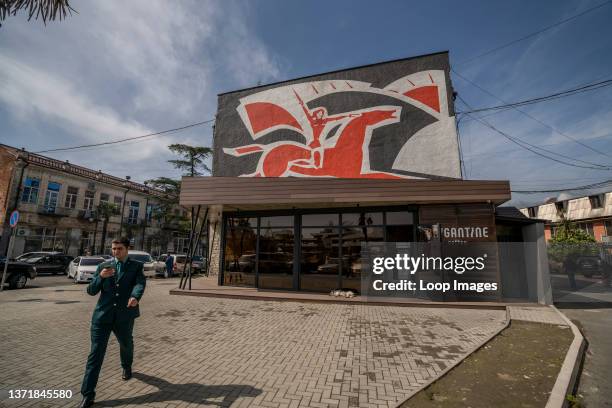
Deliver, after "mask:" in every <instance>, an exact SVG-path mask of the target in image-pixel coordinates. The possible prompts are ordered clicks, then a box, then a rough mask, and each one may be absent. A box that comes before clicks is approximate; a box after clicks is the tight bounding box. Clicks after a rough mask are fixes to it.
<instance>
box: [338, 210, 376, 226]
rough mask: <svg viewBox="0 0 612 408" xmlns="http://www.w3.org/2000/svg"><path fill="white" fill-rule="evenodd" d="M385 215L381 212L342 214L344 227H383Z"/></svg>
mask: <svg viewBox="0 0 612 408" xmlns="http://www.w3.org/2000/svg"><path fill="white" fill-rule="evenodd" d="M382 224H383V215H382V213H381V212H373V213H369V212H362V213H346V214H342V226H345V227H346V226H352V225H382Z"/></svg>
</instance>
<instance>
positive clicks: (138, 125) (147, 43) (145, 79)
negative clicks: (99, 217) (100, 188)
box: [0, 0, 279, 178]
mask: <svg viewBox="0 0 612 408" xmlns="http://www.w3.org/2000/svg"><path fill="white" fill-rule="evenodd" d="M74 6H75V7H76V8H77V10H78V14H73V15H72V16H71V17H69V18H68V19H66V20H65V21H62V22H54V23H50V24H49V25H47V26H43V25H42V24H39V22H29V23H28V22H26V21H24V20H20V19H19V18H18V17H14V18H11V19H9V20H7V22H6V24H3V28H2V29H3V33H2V37H0V48H2V49H3V52H2V54H0V117H1V116H2V111H4V112H5V113H6V114H9V115H10V116H11V117H12V118H13V121H11V122H14V123H17V124H18V125H19V126H20V130H24V129H32V132H31V133H32V134H35V133H39V129H41V128H42V129H44V130H45V132H46V134H45V137H44V140H41V138H40V137H39V138H38V139H36V138H35V137H34V136H31V137H29V138H28V140H20V141H19V142H20V143H19V145H20V146H22V145H23V146H26V147H27V148H29V149H31V150H33V151H36V150H46V149H47V148H54V147H63V146H66V145H78V144H86V143H92V142H98V141H107V140H114V139H120V138H127V137H132V136H138V135H142V134H147V133H150V132H154V131H159V130H163V129H168V128H173V127H175V126H181V125H184V124H187V123H192V122H197V121H202V120H206V119H209V118H212V117H214V114H215V111H216V94H217V92H219V91H220V90H227V89H225V88H227V87H228V86H230V87H232V88H240V87H244V86H251V85H255V84H256V83H257V81H260V80H261V81H270V80H274V79H276V78H277V77H278V75H279V68H278V63H277V62H276V60H275V58H274V57H273V56H272V55H271V54H270V53H269V51H268V50H267V49H266V47H265V46H264V45H263V44H262V43H261V41H260V40H259V39H258V38H257V36H256V35H255V33H254V32H253V31H252V29H251V28H250V26H249V24H248V16H247V14H248V12H249V10H248V6H244V5H243V4H239V3H236V2H231V1H228V2H213V1H207V2H202V1H196V0H191V1H181V2H168V1H163V0H156V1H154V0H131V1H129V2H120V1H107V0H105V1H99V2H81V3H79V4H78V5H74ZM230 89H231V88H230ZM5 130H6V131H7V133H5V134H9V133H10V132H11V129H5ZM35 130H36V131H35ZM21 133H22V134H23V133H24V132H21ZM179 141H180V142H186V141H190V142H191V143H194V144H208V143H210V142H211V141H210V129H204V128H197V129H194V131H192V132H181V133H177V134H175V135H172V136H167V137H164V138H154V139H152V140H151V141H148V142H143V143H137V144H128V145H117V147H116V148H103V149H97V150H88V151H83V152H74V153H70V152H64V153H57V154H52V155H53V156H54V157H58V158H61V159H70V160H71V161H72V162H75V163H81V164H83V165H87V166H91V167H94V168H102V169H103V170H107V171H111V172H112V168H125V167H126V166H125V165H124V164H122V163H123V162H125V160H126V159H130V160H133V161H134V163H136V162H137V161H140V163H139V164H136V165H134V167H133V168H134V169H139V171H140V172H141V173H142V174H143V176H142V178H147V175H146V169H147V168H151V169H152V170H151V171H152V172H154V171H155V170H159V168H161V167H162V166H164V165H165V164H164V162H165V160H166V159H168V158H170V154H169V153H168V151H167V149H166V146H167V145H168V144H170V143H173V142H179ZM3 142H5V143H9V144H10V143H11V140H10V139H9V140H3ZM15 143H16V142H15ZM121 146H124V147H121ZM118 152H121V155H119V154H117V153H118ZM94 156H95V157H94ZM118 157H121V158H120V159H119V158H118ZM151 158H153V159H154V160H150V159H151ZM96 160H103V161H104V163H105V165H103V166H102V165H97V163H96ZM122 166H123V167H122ZM168 167H169V166H168ZM157 173H159V172H157ZM154 175H155V174H152V175H151V176H154Z"/></svg>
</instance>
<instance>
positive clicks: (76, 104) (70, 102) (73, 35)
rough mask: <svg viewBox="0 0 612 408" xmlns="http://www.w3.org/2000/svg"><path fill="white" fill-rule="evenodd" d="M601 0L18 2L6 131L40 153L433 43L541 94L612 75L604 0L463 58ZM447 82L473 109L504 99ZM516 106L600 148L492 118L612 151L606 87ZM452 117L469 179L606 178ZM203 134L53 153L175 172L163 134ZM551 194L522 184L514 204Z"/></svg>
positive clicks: (0, 92)
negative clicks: (21, 6)
mask: <svg viewBox="0 0 612 408" xmlns="http://www.w3.org/2000/svg"><path fill="white" fill-rule="evenodd" d="M601 2H602V0H599V1H587V0H583V1H554V0H549V1H537V2H533V1H513V2H502V1H495V2H491V1H462V2H451V1H427V2H408V1H399V0H397V1H377V2H372V1H308V2H303V1H273V0H254V1H248V2H247V1H242V2H238V1H210V2H200V1H177V2H167V1H162V0H160V1H153V0H134V1H130V2H118V1H103V2H77V1H73V2H72V4H73V7H74V8H76V9H77V10H78V12H79V14H75V15H73V16H72V17H69V18H68V19H67V20H65V21H62V22H52V23H50V24H48V25H47V26H43V24H42V22H40V21H38V22H37V21H30V22H27V21H26V18H25V17H24V15H23V13H22V14H21V15H19V16H17V17H11V18H9V19H8V20H6V21H5V23H4V24H3V26H2V27H1V28H0V50H1V52H0V123H1V124H2V126H1V128H0V142H2V143H6V144H10V145H13V146H17V147H26V148H27V149H28V150H30V151H38V150H43V149H48V148H54V147H64V146H71V145H76V144H86V143H96V142H99V141H106V140H112V139H118V138H124V137H130V136H138V135H141V134H146V133H149V132H155V131H159V130H164V129H169V128H174V127H178V126H182V125H185V124H188V123H193V122H199V121H203V120H206V119H210V118H212V117H213V116H214V112H215V109H216V94H217V93H219V92H225V91H229V90H234V89H240V88H244V87H248V86H253V85H256V84H257V83H264V84H265V83H268V82H274V81H279V80H284V79H290V78H293V77H299V76H305V75H311V74H317V73H321V72H326V71H331V70H336V69H340V68H347V67H351V66H357V65H363V64H370V63H375V62H380V61H385V60H391V59H397V58H404V57H410V56H414V55H420V54H427V53H431V52H436V51H442V50H449V51H450V58H451V65H452V66H453V67H454V69H456V70H457V71H458V72H459V73H461V75H463V76H465V77H467V78H469V79H470V80H472V81H474V82H476V83H477V84H478V85H480V86H481V87H483V88H485V89H487V90H488V91H490V92H491V93H493V94H494V95H496V96H497V97H499V98H501V99H502V100H505V101H516V100H522V99H526V98H531V97H536V96H540V95H546V94H549V93H553V92H556V91H559V90H563V89H567V88H571V87H573V86H576V85H578V84H582V83H587V82H592V81H595V80H603V79H609V78H612V52H611V51H612V25H611V24H610V23H609V22H610V21H612V4H609V5H607V6H605V7H602V8H600V9H598V10H596V11H594V12H592V13H589V14H587V15H585V16H583V17H580V18H578V19H576V20H573V21H571V22H569V23H567V24H564V25H561V26H559V27H557V28H554V29H552V30H549V31H547V32H546V33H544V34H542V35H540V36H537V37H535V38H531V39H528V40H525V41H522V42H520V43H518V44H516V45H513V46H511V47H508V48H505V49H503V50H500V51H498V52H495V53H492V54H490V55H487V56H484V57H482V58H478V59H476V60H474V61H472V62H469V63H464V64H462V61H464V60H466V59H469V58H471V57H473V56H476V55H479V54H481V53H482V52H484V51H487V50H489V49H492V48H495V47H496V46H498V45H501V44H504V43H507V42H509V41H512V40H514V39H516V38H519V37H522V36H524V35H525V34H528V33H530V32H533V31H536V30H538V29H540V28H542V27H545V26H547V25H549V24H552V23H555V22H557V21H559V20H562V19H564V18H567V17H570V16H572V15H574V14H577V13H579V12H581V11H583V10H585V9H587V8H589V7H592V6H594V5H597V4H599V3H601ZM452 81H453V85H454V87H455V89H456V90H457V91H458V92H459V94H460V95H461V96H462V97H463V98H464V99H465V100H466V101H467V102H468V103H470V104H471V105H472V106H475V107H483V106H491V105H496V104H499V103H501V102H500V101H499V100H497V99H495V98H493V97H491V96H490V95H487V94H486V93H484V92H482V91H480V90H478V89H477V88H475V87H474V86H473V85H471V84H469V83H467V82H466V81H464V80H462V79H461V78H459V77H457V76H453V77H452ZM456 109H457V110H464V109H465V107H464V106H463V105H462V104H461V103H459V102H457V106H456ZM523 109H524V110H525V111H526V112H527V113H529V114H530V115H532V116H533V117H535V118H537V119H538V120H540V121H542V122H544V123H546V124H547V125H549V126H551V127H553V128H554V129H556V130H558V131H561V132H562V133H564V134H565V135H569V136H571V137H572V138H575V139H579V140H581V141H582V142H583V143H585V144H587V145H589V146H590V147H592V148H593V149H595V150H597V151H599V152H602V153H596V152H594V151H592V150H589V149H586V148H584V147H582V146H580V145H579V144H576V143H574V142H572V141H570V140H568V139H567V138H566V137H564V136H562V135H560V134H559V133H556V132H555V131H553V130H551V129H550V128H549V127H546V126H543V125H541V124H539V123H538V122H536V121H534V120H532V119H530V118H528V117H526V116H525V115H523V114H521V113H519V112H516V111H512V110H511V111H505V112H504V113H500V114H497V115H493V116H489V117H487V120H489V121H490V122H491V123H492V124H494V125H495V126H497V127H498V128H499V129H502V130H503V131H506V132H508V133H509V134H511V135H513V136H516V137H520V138H522V139H524V140H526V141H529V142H530V143H532V144H535V145H538V146H545V147H546V148H548V149H550V150H553V151H555V152H558V153H561V154H565V155H567V156H571V157H575V158H579V159H581V160H585V161H590V162H595V163H601V164H612V143H611V138H612V87H608V88H604V89H601V90H597V91H593V92H589V93H584V94H581V95H578V96H573V97H569V98H564V99H559V100H557V101H553V102H547V103H542V104H537V105H532V106H528V107H525V108H523ZM460 130H461V141H462V147H463V154H464V160H465V163H466V173H465V175H464V176H465V177H466V178H470V179H509V180H510V181H511V182H512V187H513V189H520V190H527V189H545V188H562V187H566V186H574V185H581V184H589V183H592V182H596V181H602V180H607V179H612V174H611V173H612V172H610V171H596V170H589V169H580V168H575V167H569V166H564V165H561V164H558V163H554V162H551V161H548V160H546V159H543V158H540V157H538V156H535V155H534V154H532V153H529V152H527V151H524V150H522V149H520V148H518V147H517V146H516V145H513V144H511V143H510V142H508V141H507V140H505V139H503V138H502V137H501V136H499V135H497V134H495V133H493V132H492V131H491V130H489V129H486V128H484V127H483V126H482V125H480V124H479V123H478V122H475V121H471V120H467V118H465V119H463V120H462V121H461V124H460ZM211 135H212V128H211V126H208V125H205V126H201V127H198V128H194V129H190V130H187V131H183V132H178V133H175V134H171V135H167V136H164V137H158V138H153V139H150V140H148V141H146V142H138V143H136V142H132V143H127V144H122V145H115V146H113V147H106V148H98V149H89V150H82V151H78V152H59V153H54V154H50V155H51V156H53V157H56V158H59V159H62V160H70V161H71V162H73V163H78V164H82V165H85V166H88V167H91V168H94V169H101V170H103V171H106V172H109V173H111V174H115V175H118V176H124V175H131V176H132V178H133V179H135V180H138V181H143V180H145V179H148V178H154V177H157V176H161V175H164V176H178V175H179V174H178V172H177V171H175V170H173V169H172V167H171V166H170V165H169V164H168V163H166V162H165V160H167V159H169V158H171V155H170V153H169V152H168V151H167V149H166V146H167V145H168V144H170V143H179V142H180V143H189V144H199V145H210V144H211ZM581 194H582V193H581ZM552 195H555V194H540V195H529V196H527V195H518V194H517V195H515V196H514V198H513V201H512V204H515V205H527V204H531V203H534V202H538V201H542V200H543V199H544V198H545V197H547V196H552Z"/></svg>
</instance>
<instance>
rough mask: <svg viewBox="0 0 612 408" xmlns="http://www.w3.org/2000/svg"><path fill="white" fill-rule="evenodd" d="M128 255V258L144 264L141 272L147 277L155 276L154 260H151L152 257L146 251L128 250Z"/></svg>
mask: <svg viewBox="0 0 612 408" xmlns="http://www.w3.org/2000/svg"><path fill="white" fill-rule="evenodd" d="M128 257H129V258H130V259H133V260H135V261H139V262H142V263H143V264H144V268H143V269H144V271H143V272H144V275H145V276H146V277H147V278H154V277H155V264H154V262H155V261H154V260H153V258H152V257H151V255H150V254H149V253H148V252H144V251H132V250H130V251H129V252H128Z"/></svg>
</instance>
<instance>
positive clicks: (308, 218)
mask: <svg viewBox="0 0 612 408" xmlns="http://www.w3.org/2000/svg"><path fill="white" fill-rule="evenodd" d="M339 223H340V217H339V215H338V214H337V213H336V214H304V215H302V227H325V226H331V225H338V224H339Z"/></svg>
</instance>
